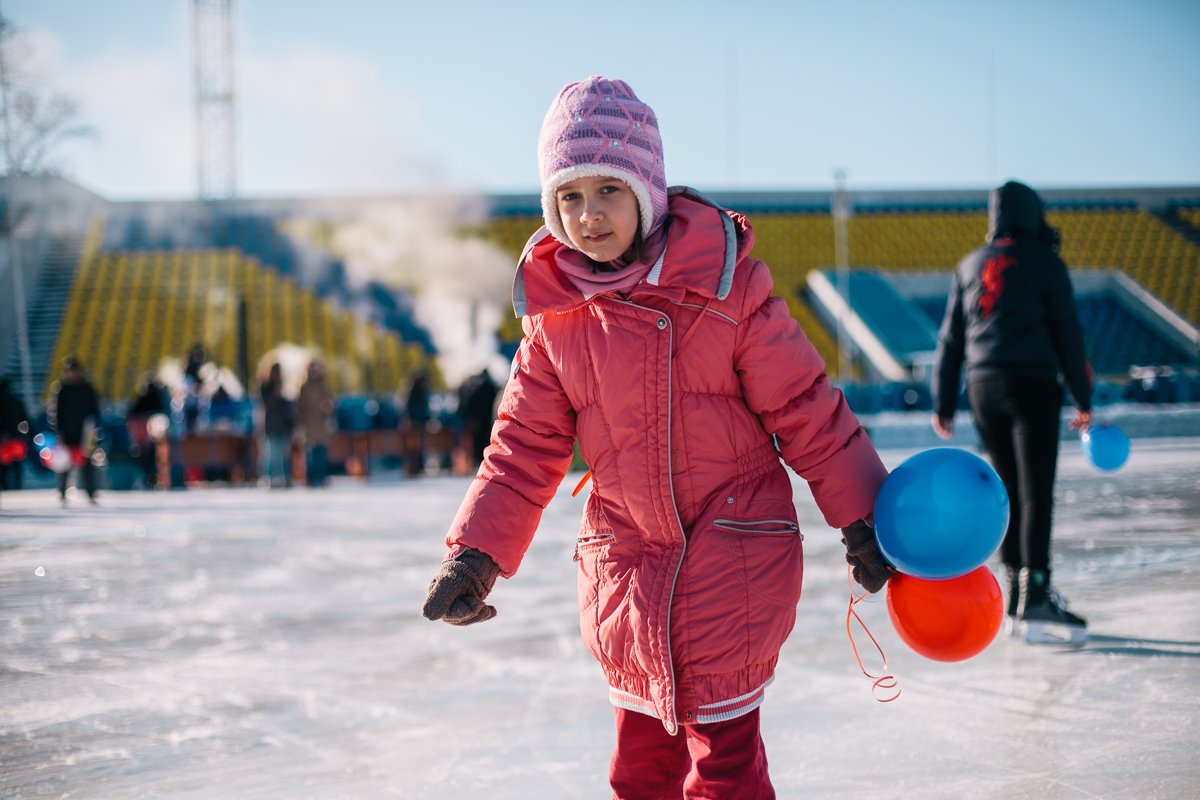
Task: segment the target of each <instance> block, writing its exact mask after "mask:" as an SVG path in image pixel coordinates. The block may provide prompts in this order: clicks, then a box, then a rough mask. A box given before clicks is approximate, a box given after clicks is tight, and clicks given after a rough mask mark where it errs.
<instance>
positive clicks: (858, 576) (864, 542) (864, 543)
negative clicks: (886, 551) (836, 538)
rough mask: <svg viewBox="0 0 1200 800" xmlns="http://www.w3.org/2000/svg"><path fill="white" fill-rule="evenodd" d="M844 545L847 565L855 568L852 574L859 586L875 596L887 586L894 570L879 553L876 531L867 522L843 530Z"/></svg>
mask: <svg viewBox="0 0 1200 800" xmlns="http://www.w3.org/2000/svg"><path fill="white" fill-rule="evenodd" d="M842 544H844V545H846V563H847V564H849V565H850V566H851V567H853V569H852V570H851V574H853V575H854V580H855V581H857V582H858V585H859V586H861V587H863V588H864V589H866V590H867V591H868V592H870V593H871V594H875V592H878V591H879V590H880V589H882V588H883V587H884V586H886V585H887V582H888V580H889V579H890V578H891V577H892V568H891V566H890V565H889V564H888V563H887V561H885V560H884V558H883V553H881V552H879V542H877V541H876V540H875V529H874V528H872V527H871V526H870V525H868V524H867V522H866V520H861V519H860V520H859V521H858V522H855V523H854V524H853V525H850V526H849V527H846V528H842Z"/></svg>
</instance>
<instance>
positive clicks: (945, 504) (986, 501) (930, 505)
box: [875, 447, 1009, 580]
mask: <svg viewBox="0 0 1200 800" xmlns="http://www.w3.org/2000/svg"><path fill="white" fill-rule="evenodd" d="M1008 513H1009V511H1008V492H1007V491H1006V490H1005V488H1004V483H1003V482H1002V481H1001V480H1000V476H999V475H997V474H996V471H995V470H994V469H992V468H991V466H990V465H989V464H988V463H987V462H986V461H984V460H983V459H982V458H980V457H979V456H977V455H975V454H974V453H968V452H967V451H966V450H958V449H956V448H953V447H935V448H933V449H932V450H925V451H923V452H921V453H917V454H916V455H914V456H912V457H910V458H908V459H906V460H905V461H904V462H903V463H902V464H900V466H898V467H896V468H895V469H894V470H892V473H891V474H890V475H888V477H887V480H885V481H884V482H883V486H882V487H881V488H880V490H879V496H878V497H877V498H876V500H875V536H876V538H877V539H878V541H879V549H880V550H881V551H882V552H883V556H884V558H886V559H887V560H888V562H889V563H891V565H892V566H893V567H895V568H896V569H897V570H899V571H900V572H903V573H905V574H907V575H912V576H914V577H917V578H926V579H932V580H945V579H947V578H957V577H959V576H960V575H965V574H967V573H968V572H970V571H972V570H974V569H976V568H978V567H979V566H981V565H982V564H983V563H984V562H985V561H987V560H988V558H989V557H991V555H992V553H994V552H996V548H997V547H999V546H1000V542H1001V541H1003V539H1004V533H1005V531H1006V530H1008Z"/></svg>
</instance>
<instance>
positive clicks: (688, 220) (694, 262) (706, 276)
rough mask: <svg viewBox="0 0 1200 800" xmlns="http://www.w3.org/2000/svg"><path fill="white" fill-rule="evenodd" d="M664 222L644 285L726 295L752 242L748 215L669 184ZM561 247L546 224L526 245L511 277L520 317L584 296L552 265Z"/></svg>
mask: <svg viewBox="0 0 1200 800" xmlns="http://www.w3.org/2000/svg"><path fill="white" fill-rule="evenodd" d="M666 224H667V225H668V226H669V227H668V230H667V246H666V249H664V250H663V254H662V256H660V257H659V261H658V263H656V264H655V265H654V267H653V268H652V269H651V270H650V274H649V275H648V276H647V277H646V280H645V283H646V284H650V285H651V286H661V287H670V288H672V289H675V290H690V291H693V292H696V293H698V294H700V295H703V296H706V297H712V298H715V299H717V300H723V299H725V297H726V296H728V294H729V290H730V288H731V287H732V286H733V276H734V273H735V271H736V269H737V265H738V263H739V262H741V261H742V259H744V258H745V257H746V255H747V254H748V253H749V252H750V250H751V248H753V246H754V230H753V228H751V227H750V223H749V221H748V220H747V219H746V217H745V216H744V215H742V214H738V213H736V212H733V211H728V210H726V209H723V208H721V207H720V206H718V205H717V204H716V203H714V202H712V201H711V200H709V199H708V198H706V197H704V195H702V194H700V193H699V192H697V191H696V190H695V189H691V188H689V187H686V186H673V187H671V188H670V189H669V190H668V200H667V223H666ZM565 246H566V245H564V244H562V243H561V242H559V241H558V240H557V239H555V238H554V237H553V236H552V235H551V234H550V231H549V229H547V228H545V227H542V228H540V229H539V230H538V231H537V232H536V233H534V235H533V236H532V237H530V239H529V241H528V242H527V243H526V245H525V248H524V250H523V251H522V253H521V258H520V259H519V260H518V262H517V273H516V276H515V278H514V280H513V310H514V311H515V312H516V314H517V316H518V317H522V316H525V315H526V314H539V313H542V312H544V311H555V310H560V311H561V310H565V309H568V308H574V307H576V306H579V305H581V304H582V303H584V302H586V301H587V300H588V298H586V297H584V296H583V295H582V294H581V293H580V292H579V290H578V289H576V288H575V286H574V285H572V284H571V282H570V281H569V280H568V279H567V277H566V276H565V275H563V274H562V273H561V272H560V271H559V270H558V269H557V268H556V267H555V265H554V254H555V252H557V250H558V248H560V247H565Z"/></svg>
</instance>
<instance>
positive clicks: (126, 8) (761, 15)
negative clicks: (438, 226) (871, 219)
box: [0, 0, 1200, 199]
mask: <svg viewBox="0 0 1200 800" xmlns="http://www.w3.org/2000/svg"><path fill="white" fill-rule="evenodd" d="M234 5H235V9H234V17H235V26H236V28H235V34H234V36H235V44H234V47H235V51H236V61H237V121H238V165H239V170H238V186H239V193H240V194H241V195H243V196H248V197H267V196H292V195H346V194H360V193H371V194H376V193H389V192H394V191H406V190H411V189H415V188H426V187H436V188H443V189H445V188H449V189H458V190H471V191H476V190H477V191H488V192H502V191H534V190H535V189H536V186H537V172H536V161H535V153H534V145H535V141H536V137H537V130H538V127H539V125H540V123H541V120H542V116H543V114H544V113H545V110H546V107H547V105H548V104H549V102H550V100H551V98H552V97H553V96H554V94H555V93H556V92H557V91H558V90H559V89H560V88H561V87H562V86H563V85H564V84H566V83H568V82H570V81H573V80H578V79H580V78H582V77H584V76H586V75H588V74H604V75H609V76H612V77H620V78H623V79H625V80H627V81H628V82H629V83H630V84H631V85H632V86H633V87H634V89H635V91H637V92H638V94H639V95H640V96H641V98H642V99H643V100H645V101H647V102H648V103H650V104H651V105H652V106H653V107H654V108H655V110H656V111H657V113H658V116H659V119H660V123H661V127H662V131H663V137H664V143H665V151H666V164H667V177H668V180H669V181H670V182H672V183H686V184H690V185H693V186H696V187H698V188H701V189H704V190H719V189H731V188H733V189H827V188H829V187H830V186H831V184H832V180H833V177H832V176H833V172H834V170H835V169H836V168H839V167H842V168H845V169H846V171H847V173H848V179H849V185H850V186H851V188H856V187H857V188H885V189H926V188H959V187H968V188H981V187H986V186H989V185H992V184H995V183H996V182H998V181H1000V180H1003V179H1006V178H1009V177H1016V178H1020V179H1022V180H1025V181H1027V182H1029V183H1030V184H1032V185H1034V186H1035V187H1038V188H1054V187H1085V186H1157V185H1193V186H1195V185H1200V45H1198V44H1197V43H1198V42H1200V2H1196V0H1141V1H1140V2H1133V0H1125V2H1113V1H1111V0H1044V1H1043V2H1035V1H1032V0H1031V1H1026V0H1008V2H992V0H977V1H974V2H964V1H961V0H960V2H949V1H947V2H941V1H939V0H914V1H913V2H905V3H896V2H867V1H866V0H845V1H844V2H835V1H834V0H826V2H821V3H812V2H806V1H805V0H790V1H781V2H709V1H708V0H698V1H697V2H686V3H684V2H656V1H655V0H641V2H626V0H609V2H606V3H604V4H594V3H593V4H589V3H564V2H528V1H523V0H517V1H516V2H500V3H496V2H453V0H444V1H443V2H425V3H409V2H385V0H377V1H375V2H372V1H371V0H340V1H339V2H337V3H333V2H325V3H313V2H304V1H303V0H294V1H293V2H285V0H234ZM189 8H190V4H189V3H188V2H186V0H109V2H104V3H100V2H94V0H3V2H0V9H2V10H3V13H4V14H6V15H7V16H8V17H9V18H10V19H11V20H12V22H14V23H15V24H16V25H17V26H18V27H20V28H21V29H23V30H24V31H26V32H27V33H28V35H29V36H30V37H31V39H32V41H33V42H34V43H35V45H36V53H37V58H36V59H35V62H36V63H35V64H34V65H33V66H34V67H36V69H37V70H38V71H39V74H41V75H42V76H43V79H44V80H45V81H46V82H47V83H48V84H50V85H53V86H54V87H55V88H56V89H58V90H59V91H62V92H64V93H67V94H70V95H73V96H74V97H76V98H77V99H78V100H80V101H81V104H82V108H83V115H84V117H85V119H86V120H87V121H89V122H90V123H92V124H93V126H95V127H96V128H97V130H98V132H99V136H98V138H97V139H96V140H95V141H92V142H80V143H77V144H74V145H72V146H70V147H69V148H67V149H66V150H65V151H64V152H63V153H62V159H61V162H62V167H63V168H64V170H65V171H66V172H67V174H68V175H69V176H71V177H72V178H73V179H75V180H77V181H78V182H80V183H82V184H83V185H85V186H87V187H88V188H91V189H93V190H94V191H96V192H98V193H100V194H102V195H105V196H107V197H111V198H114V199H125V198H151V197H188V196H191V195H192V194H193V193H194V192H195V189H196V181H195V165H194V151H195V137H194V129H193V108H192V106H193V95H192V86H191V67H190V38H189V24H188V15H189ZM989 60H990V63H991V65H992V68H991V70H990V71H989V66H988V65H989ZM989 74H991V75H992V76H993V77H992V80H991V81H989V77H988V76H989Z"/></svg>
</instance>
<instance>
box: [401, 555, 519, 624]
mask: <svg viewBox="0 0 1200 800" xmlns="http://www.w3.org/2000/svg"><path fill="white" fill-rule="evenodd" d="M499 575H500V567H498V566H497V565H496V562H495V561H493V560H492V557H491V556H489V555H488V554H487V553H485V552H483V551H482V550H475V549H473V548H467V549H466V550H464V551H463V552H461V553H459V554H458V555H457V556H455V557H454V558H449V559H446V560H445V561H443V562H442V568H441V569H440V570H438V574H437V575H435V576H434V577H433V580H432V581H430V582H429V592H428V593H427V594H426V595H425V605H424V607H423V608H422V609H421V614H422V615H423V616H424V617H425V619H430V620H434V619H441V620H445V621H446V622H449V623H450V624H451V625H472V624H474V623H476V622H486V621H487V620H489V619H491V618H492V617H494V616H496V609H495V607H493V606H489V605H487V604H486V603H484V602H483V601H484V599H485V598H486V597H487V596H488V593H489V592H490V591H492V587H493V586H494V585H495V584H496V578H497V577H498V576H499Z"/></svg>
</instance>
